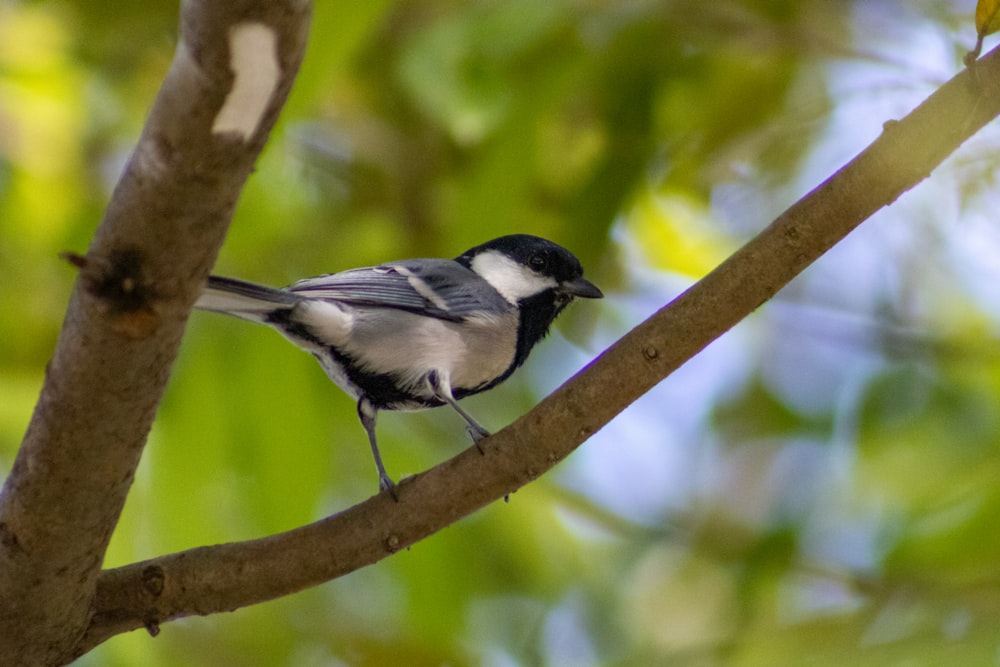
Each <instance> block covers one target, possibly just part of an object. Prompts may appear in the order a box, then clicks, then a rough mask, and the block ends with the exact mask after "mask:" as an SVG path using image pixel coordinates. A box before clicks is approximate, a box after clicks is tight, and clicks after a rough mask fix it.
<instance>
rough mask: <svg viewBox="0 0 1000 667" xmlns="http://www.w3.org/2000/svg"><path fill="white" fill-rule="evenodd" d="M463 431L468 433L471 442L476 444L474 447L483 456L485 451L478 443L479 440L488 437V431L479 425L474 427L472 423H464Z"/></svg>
mask: <svg viewBox="0 0 1000 667" xmlns="http://www.w3.org/2000/svg"><path fill="white" fill-rule="evenodd" d="M465 432H466V433H468V434H469V437H470V438H472V442H474V443H475V444H476V449H478V450H479V453H480V454H482V455H484V456H485V455H486V452H485V451H484V450H483V446H482V445H480V444H479V443H480V441H481V440H485V439H486V438H488V437H490V432H489V431H487V430H486V429H484V428H483V427H481V426H480V427H476V426H473V425H472V424H468V425H466V427H465Z"/></svg>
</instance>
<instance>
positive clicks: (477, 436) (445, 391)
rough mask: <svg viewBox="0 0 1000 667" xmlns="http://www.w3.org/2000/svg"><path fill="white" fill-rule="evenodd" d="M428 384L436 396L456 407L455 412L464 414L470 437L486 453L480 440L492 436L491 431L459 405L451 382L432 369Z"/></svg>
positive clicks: (477, 447) (428, 375) (466, 430)
mask: <svg viewBox="0 0 1000 667" xmlns="http://www.w3.org/2000/svg"><path fill="white" fill-rule="evenodd" d="M427 386H428V387H429V388H430V390H431V392H433V394H434V396H435V397H436V398H438V399H439V400H442V401H444V402H445V403H447V404H448V405H450V406H451V407H452V408H454V409H455V412H457V413H458V414H460V415H461V416H462V419H464V420H465V423H466V424H467V426H466V427H465V432H466V433H468V434H469V437H470V438H472V441H473V442H474V443H476V449H478V450H479V453H480V454H485V453H486V452H484V451H483V448H482V446H480V444H479V441H480V440H482V439H483V438H488V437H490V432H489V431H487V430H486V429H485V428H483V427H482V425H481V424H480V423H479V422H477V421H476V420H475V419H473V418H472V415H470V414H469V413H468V412H466V411H465V410H463V409H462V408H461V406H459V404H458V401H456V400H455V397H454V396H453V395H452V393H451V383H449V382H447V381H446V380H443V379H442V378H441V376H440V375H439V374H438V372H437V371H431V372H430V373H428V374H427Z"/></svg>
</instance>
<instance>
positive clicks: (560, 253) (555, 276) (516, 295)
mask: <svg viewBox="0 0 1000 667" xmlns="http://www.w3.org/2000/svg"><path fill="white" fill-rule="evenodd" d="M455 261H457V262H459V263H460V264H463V265H465V266H467V267H469V268H470V269H472V270H473V271H475V272H476V273H478V274H479V275H480V276H481V277H482V278H483V279H484V280H486V282H488V283H490V284H491V285H493V287H494V288H496V290H497V291H498V292H500V294H502V295H503V296H504V298H505V299H507V300H508V301H510V302H511V303H520V302H522V301H523V300H524V299H528V298H531V297H533V296H535V295H537V294H540V293H543V292H553V293H554V294H555V295H556V296H558V297H559V298H560V301H562V304H561V306H560V310H561V308H562V306H565V305H566V304H567V303H569V302H570V301H571V300H572V299H573V297H577V296H579V297H584V298H588V299H599V298H601V297H602V296H604V295H603V294H602V293H601V290H600V289H598V288H597V286H596V285H594V284H593V283H592V282H590V281H589V280H586V279H584V277H583V267H581V266H580V260H578V259H577V258H576V257H575V256H574V255H573V253H571V252H570V251H569V250H566V248H563V247H562V246H560V245H558V244H556V243H553V242H552V241H549V240H548V239H543V238H541V237H538V236H531V235H529V234H511V235H510V236H501V237H500V238H498V239H493V240H492V241H487V242H486V243H483V244H482V245H478V246H476V247H475V248H470V249H469V250H467V251H465V252H464V253H463V254H462V255H460V256H459V257H457V258H456V260H455Z"/></svg>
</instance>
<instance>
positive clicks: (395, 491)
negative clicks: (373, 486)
mask: <svg viewBox="0 0 1000 667" xmlns="http://www.w3.org/2000/svg"><path fill="white" fill-rule="evenodd" d="M378 490H379V492H380V493H381V492H382V491H388V492H389V495H390V496H392V499H393V500H395V501H396V502H397V503H398V502H399V487H398V486H396V483H395V482H394V481H392V480H391V479H389V477H388V476H387V475H379V478H378Z"/></svg>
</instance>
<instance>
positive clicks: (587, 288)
mask: <svg viewBox="0 0 1000 667" xmlns="http://www.w3.org/2000/svg"><path fill="white" fill-rule="evenodd" d="M561 287H562V290H563V292H565V293H566V294H572V295H573V296H579V297H583V298H584V299H603V298H604V292H602V291H601V290H600V289H599V288H598V287H597V285H595V284H594V283H592V282H590V281H589V280H587V279H586V278H577V279H576V280H571V281H569V282H565V283H563V284H562V285H561Z"/></svg>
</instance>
